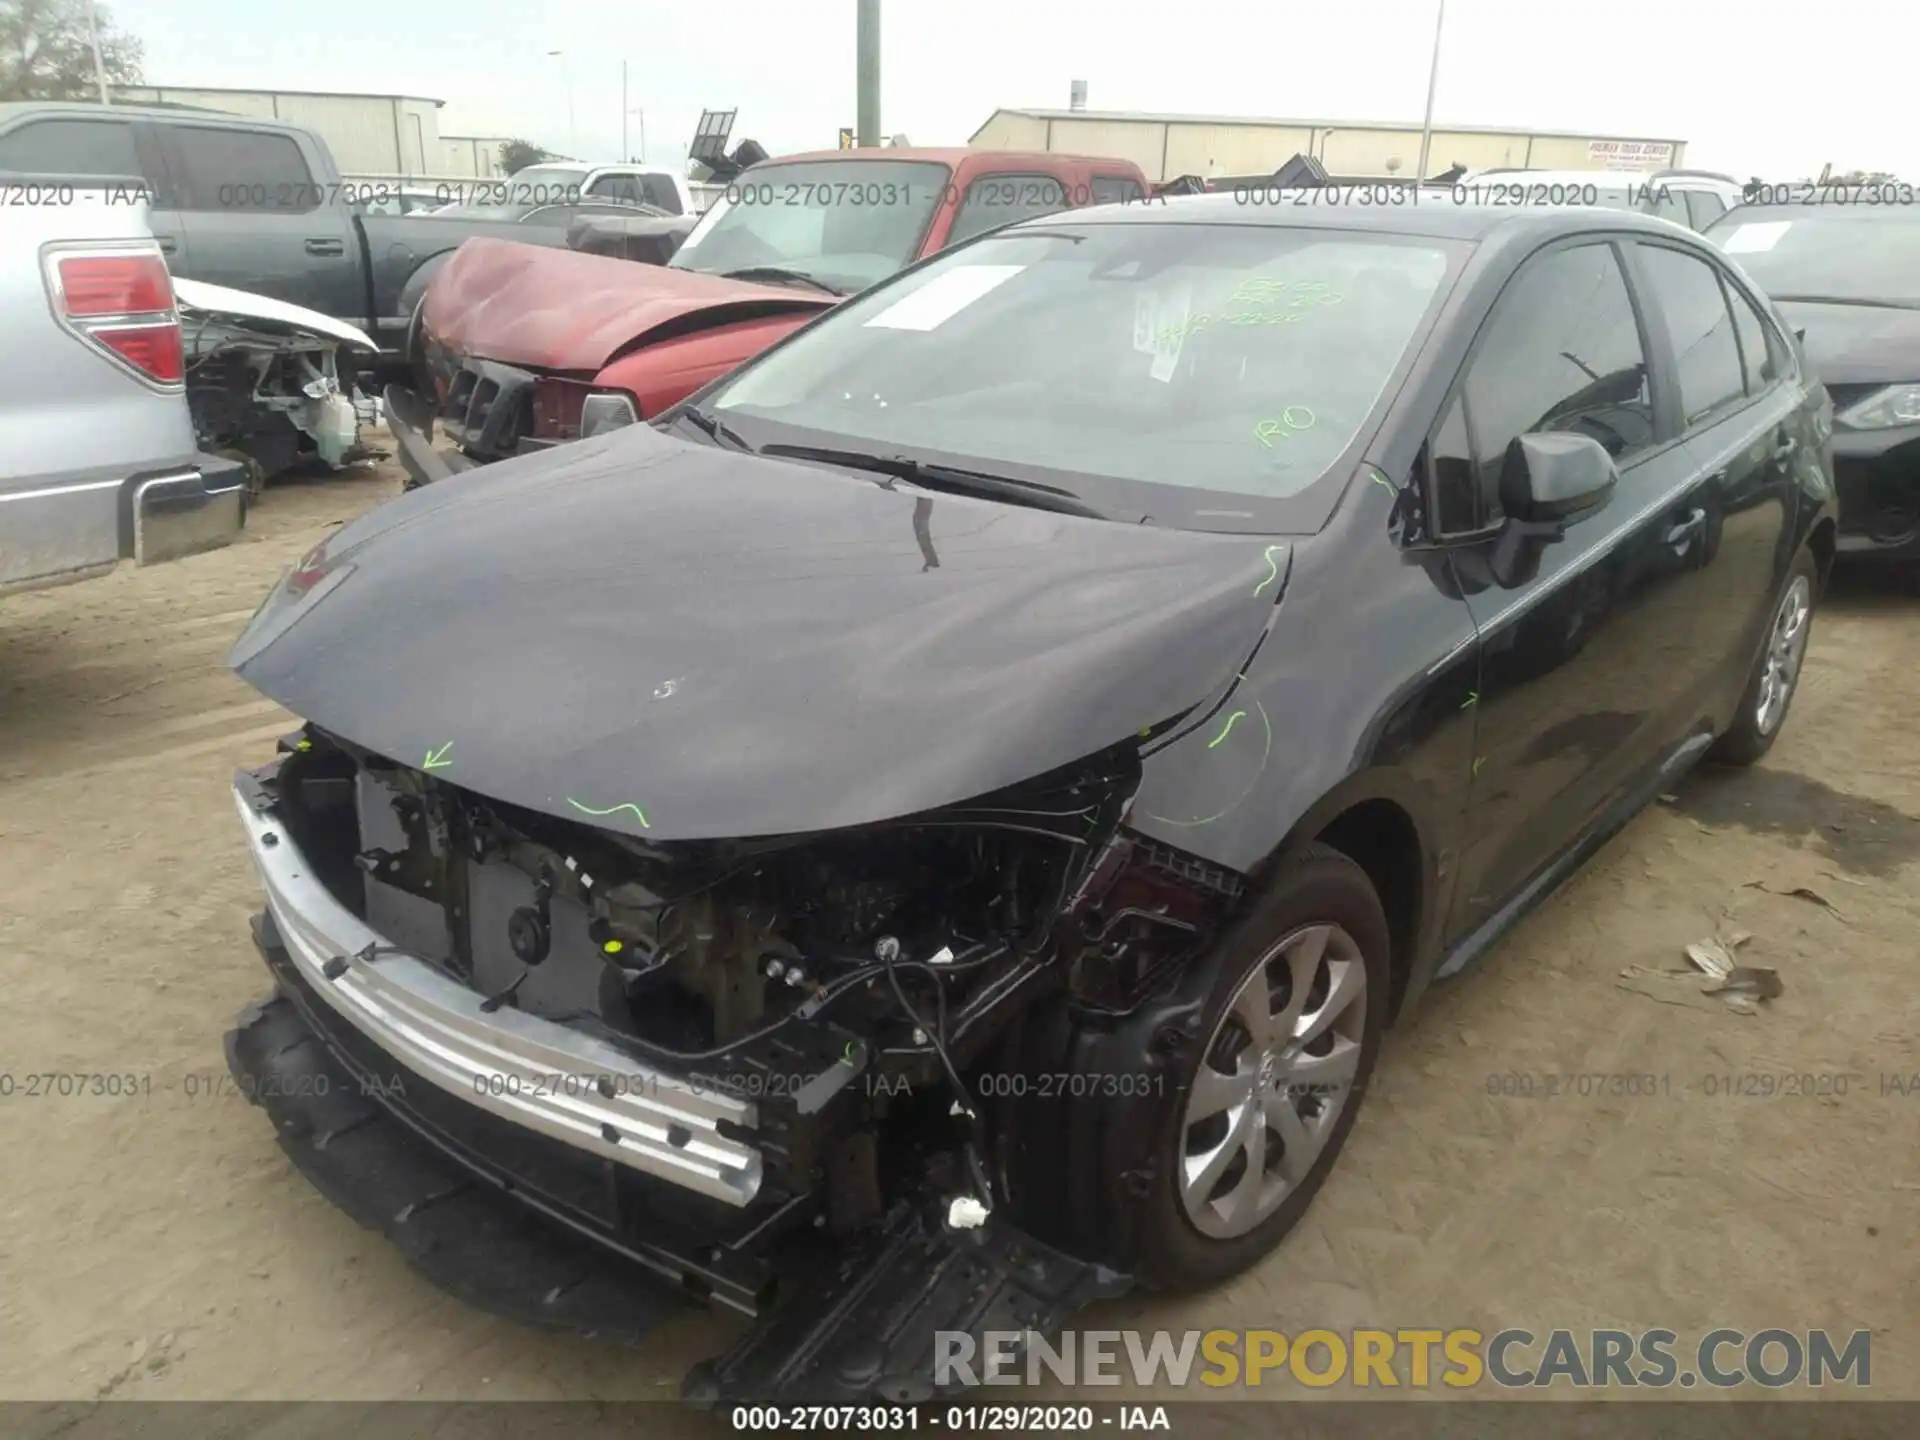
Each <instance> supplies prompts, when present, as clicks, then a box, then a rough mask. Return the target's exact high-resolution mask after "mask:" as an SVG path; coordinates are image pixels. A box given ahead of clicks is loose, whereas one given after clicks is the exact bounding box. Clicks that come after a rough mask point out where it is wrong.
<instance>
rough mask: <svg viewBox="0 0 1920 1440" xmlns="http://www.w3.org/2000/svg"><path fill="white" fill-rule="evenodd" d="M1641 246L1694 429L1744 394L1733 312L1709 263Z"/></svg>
mask: <svg viewBox="0 0 1920 1440" xmlns="http://www.w3.org/2000/svg"><path fill="white" fill-rule="evenodd" d="M1639 250H1640V261H1641V266H1642V268H1643V270H1644V272H1645V274H1646V277H1647V285H1648V288H1649V289H1650V290H1651V291H1652V299H1653V303H1654V309H1655V310H1656V311H1657V312H1658V313H1659V314H1660V315H1662V316H1663V317H1665V320H1666V325H1667V333H1668V334H1669V335H1670V336H1671V337H1672V339H1673V354H1674V360H1675V362H1676V364H1677V366H1678V375H1677V377H1676V378H1677V379H1678V380H1679V383H1680V408H1681V411H1682V412H1683V414H1684V416H1685V418H1686V423H1687V427H1688V428H1689V429H1692V428H1693V427H1694V426H1696V425H1700V424H1702V423H1703V422H1705V421H1707V420H1709V419H1711V418H1712V417H1713V416H1715V415H1717V414H1719V413H1720V412H1721V411H1722V410H1725V409H1726V408H1727V407H1728V406H1730V405H1732V404H1734V403H1736V402H1737V401H1739V400H1741V399H1743V398H1745V396H1746V393H1747V386H1746V378H1745V373H1744V371H1743V370H1742V368H1741V364H1740V345H1739V342H1738V341H1736V340H1735V339H1734V336H1733V315H1732V313H1731V312H1730V311H1729V310H1728V309H1727V297H1726V294H1725V292H1724V291H1723V290H1722V289H1721V288H1720V276H1719V273H1718V272H1717V271H1716V270H1715V269H1714V267H1713V266H1712V265H1710V264H1709V263H1708V262H1707V261H1705V260H1702V259H1701V258H1699V257H1698V256H1695V255H1688V254H1687V253H1685V252H1684V251H1681V250H1674V249H1669V248H1668V247H1667V246H1665V245H1646V244H1642V245H1641V246H1640V247H1639Z"/></svg>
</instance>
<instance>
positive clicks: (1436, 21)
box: [1414, 0, 1447, 185]
mask: <svg viewBox="0 0 1920 1440" xmlns="http://www.w3.org/2000/svg"><path fill="white" fill-rule="evenodd" d="M1446 24H1447V0H1440V7H1439V13H1438V14H1437V15H1435V16H1434V18H1433V65H1432V67H1431V68H1430V69H1429V70H1428V71H1427V117H1426V119H1424V120H1422V121H1421V122H1420V168H1419V170H1418V171H1416V172H1415V174H1414V183H1415V184H1416V185H1421V184H1425V183H1426V179H1427V154H1428V152H1429V151H1430V150H1432V148H1433V92H1434V88H1435V87H1436V86H1437V85H1439V83H1440V32H1441V31H1442V30H1444V29H1445V28H1446Z"/></svg>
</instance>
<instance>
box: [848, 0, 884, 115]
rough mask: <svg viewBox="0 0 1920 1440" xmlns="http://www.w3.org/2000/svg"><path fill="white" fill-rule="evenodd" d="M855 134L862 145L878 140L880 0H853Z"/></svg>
mask: <svg viewBox="0 0 1920 1440" xmlns="http://www.w3.org/2000/svg"><path fill="white" fill-rule="evenodd" d="M855 3H856V5H857V7H858V8H857V9H856V10H855V11H854V75H855V79H854V136H855V141H856V143H858V144H859V145H860V146H861V147H862V148H865V147H867V146H871V145H878V144H879V143H880V0H855Z"/></svg>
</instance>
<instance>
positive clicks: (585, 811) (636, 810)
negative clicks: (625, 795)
mask: <svg viewBox="0 0 1920 1440" xmlns="http://www.w3.org/2000/svg"><path fill="white" fill-rule="evenodd" d="M567 804H569V805H571V806H572V807H573V808H574V809H576V810H578V811H579V812H580V813H581V814H582V815H602V816H603V815H618V814H619V813H620V812H621V811H622V810H631V811H632V812H633V818H634V819H636V820H638V821H639V822H640V828H641V829H642V830H651V829H652V828H653V827H652V826H651V825H649V824H647V817H646V815H645V814H644V813H643V812H642V811H641V809H640V807H639V806H638V805H635V804H634V803H633V802H632V801H631V800H629V801H627V802H626V803H625V804H622V805H609V806H608V807H607V808H606V809H604V810H598V809H595V808H594V807H593V806H591V805H582V804H581V803H580V802H579V801H578V800H576V799H574V798H573V797H572V796H571V795H569V796H567Z"/></svg>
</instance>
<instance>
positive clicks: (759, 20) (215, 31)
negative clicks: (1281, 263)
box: [102, 0, 1920, 182]
mask: <svg viewBox="0 0 1920 1440" xmlns="http://www.w3.org/2000/svg"><path fill="white" fill-rule="evenodd" d="M102 3H103V4H105V5H106V7H107V10H108V12H109V14H110V15H111V17H112V19H113V21H114V22H115V23H116V24H118V25H119V26H120V28H122V29H124V30H127V31H130V32H131V33H133V34H135V35H137V36H138V37H140V39H141V40H143V41H144V42H145V45H146V79H147V83H149V84H159V85H182V86H192V85H216V86H235V87H242V88H249V89H256V88H257V89H290V90H356V91H367V92H372V93H377V94H408V95H422V96H430V97H433V98H436V99H441V100H445V101H446V102H447V105H446V108H445V109H443V110H442V111H441V112H440V131H441V133H442V134H486V135H520V136H524V137H525V138H527V139H530V140H533V141H534V142H535V143H537V144H541V145H544V146H546V147H547V148H550V149H553V150H556V151H559V152H563V153H567V154H573V155H577V156H579V157H581V158H584V159H590V160H603V159H604V160H611V159H615V158H618V157H619V155H620V153H621V146H622V120H623V115H622V110H623V105H622V96H621V66H622V62H623V61H624V62H625V65H626V69H627V96H626V102H625V108H626V109H627V110H629V111H630V112H632V113H629V114H627V115H626V116H625V117H624V118H625V123H626V126H627V132H626V143H627V148H628V150H629V152H631V153H636V154H637V153H638V152H639V151H640V147H641V132H642V130H643V129H644V132H645V146H646V157H647V158H648V159H649V160H652V161H656V162H661V163H672V164H675V165H676V166H677V165H678V163H679V162H680V161H681V160H682V159H684V156H685V153H686V147H687V143H688V140H689V139H690V138H691V136H692V133H693V128H694V125H695V122H696V121H697V120H698V118H699V114H700V111H701V110H702V109H705V108H712V109H728V108H737V109H738V111H739V117H738V119H737V121H736V123H735V126H734V131H733V138H734V141H735V142H736V143H737V142H738V141H740V140H741V139H745V138H752V139H755V140H758V141H760V143H761V144H763V145H765V146H766V147H767V149H768V150H769V151H771V152H772V153H774V154H780V153H783V152H790V151H795V150H804V149H819V148H831V147H832V146H833V144H834V143H835V134H836V131H837V130H838V129H839V127H840V126H843V125H847V126H851V125H852V124H854V121H855V113H854V13H855V3H854V0H676V3H660V0H544V3H542V0H529V3H524V4H514V5H508V4H502V3H488V0H326V3H325V4H303V5H284V6H280V7H274V6H266V5H262V4H260V3H259V0H102ZM882 9H883V22H882V27H881V32H882V40H881V54H882V69H881V129H882V131H883V133H885V134H889V135H892V134H904V135H906V136H907V137H908V138H909V139H910V140H911V141H912V142H913V143H914V144H917V145H958V144H964V143H965V142H966V140H967V138H968V137H969V136H970V135H971V134H972V133H973V132H974V131H975V130H976V129H977V128H979V126H980V125H981V124H982V123H984V122H985V120H986V119H987V117H988V116H989V115H991V114H992V112H993V111H994V110H995V109H996V108H998V107H1002V106H1007V107H1018V106H1028V107H1053V108H1064V107H1065V106H1066V104H1067V95H1068V89H1069V86H1070V84H1071V82H1072V81H1074V80H1085V81H1086V82H1087V83H1088V88H1089V106H1090V108H1092V109H1094V110H1154V111H1173V112H1183V113H1184V112H1194V113H1202V114H1208V115H1244V116H1254V117H1260V116H1265V117H1279V118H1299V119H1316V120H1329V121H1354V120H1381V121H1397V122H1411V123H1414V124H1418V123H1419V120H1420V117H1421V112H1422V110H1423V108H1424V106H1425V103H1426V89H1427V76H1428V67H1429V64H1430V62H1431V59H1432V54H1433V38H1434V21H1435V15H1436V6H1435V0H1337V3H1327V4H1324V5H1303V4H1299V3H1291V0H1179V3H1177V4H1171V3H1170V4H1149V3H1146V0H1135V3H1132V4H1124V5H1116V4H1112V3H1095V0H882ZM552 50H558V51H560V52H561V54H559V55H558V56H549V55H548V53H547V52H548V51H552ZM1916 55H1920V5H1914V4H1912V3H1908V0H1826V3H1824V4H1822V5H1820V6H1819V7H1818V8H1817V10H1808V9H1807V8H1805V7H1804V6H1791V7H1789V6H1786V5H1780V6H1773V5H1767V4H1759V5H1756V4H1750V3H1749V4H1734V3H1731V0H1607V3H1606V4H1604V5H1588V4H1578V3H1570V0H1563V3H1558V4H1556V3H1551V0H1447V4H1446V21H1445V27H1444V33H1443V36H1442V41H1441V48H1440V71H1439V83H1438V86H1437V89H1436V93H1435V102H1434V121H1435V124H1436V125H1439V126H1445V125H1449V124H1455V125H1479V126H1492V127H1499V128H1514V129H1535V130H1567V131H1574V132H1577V133H1594V134H1611V135H1621V136H1635V137H1641V138H1654V139H1680V140H1685V141H1686V142H1687V150H1686V163H1687V164H1689V165H1694V166H1700V167H1705V168H1711V169H1718V170H1726V171H1730V172H1732V173H1733V174H1735V175H1737V176H1739V177H1740V178H1742V179H1745V178H1747V177H1748V176H1751V175H1760V176H1763V177H1765V178H1768V179H1785V180H1791V179H1799V178H1802V177H1804V176H1806V175H1809V174H1817V173H1818V172H1819V170H1820V167H1821V166H1822V165H1823V164H1826V163H1828V162H1832V163H1833V165H1834V166H1835V168H1836V169H1837V170H1848V169H1855V168H1860V169H1868V170H1892V171H1895V172H1897V173H1899V174H1900V175H1901V176H1902V177H1903V178H1905V179H1907V180H1910V181H1916V182H1920V125H1916V124H1915V122H1914V120H1913V109H1912V97H1913V93H1914V90H1915V88H1916V82H1915V79H1914V57H1915V56H1916Z"/></svg>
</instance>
